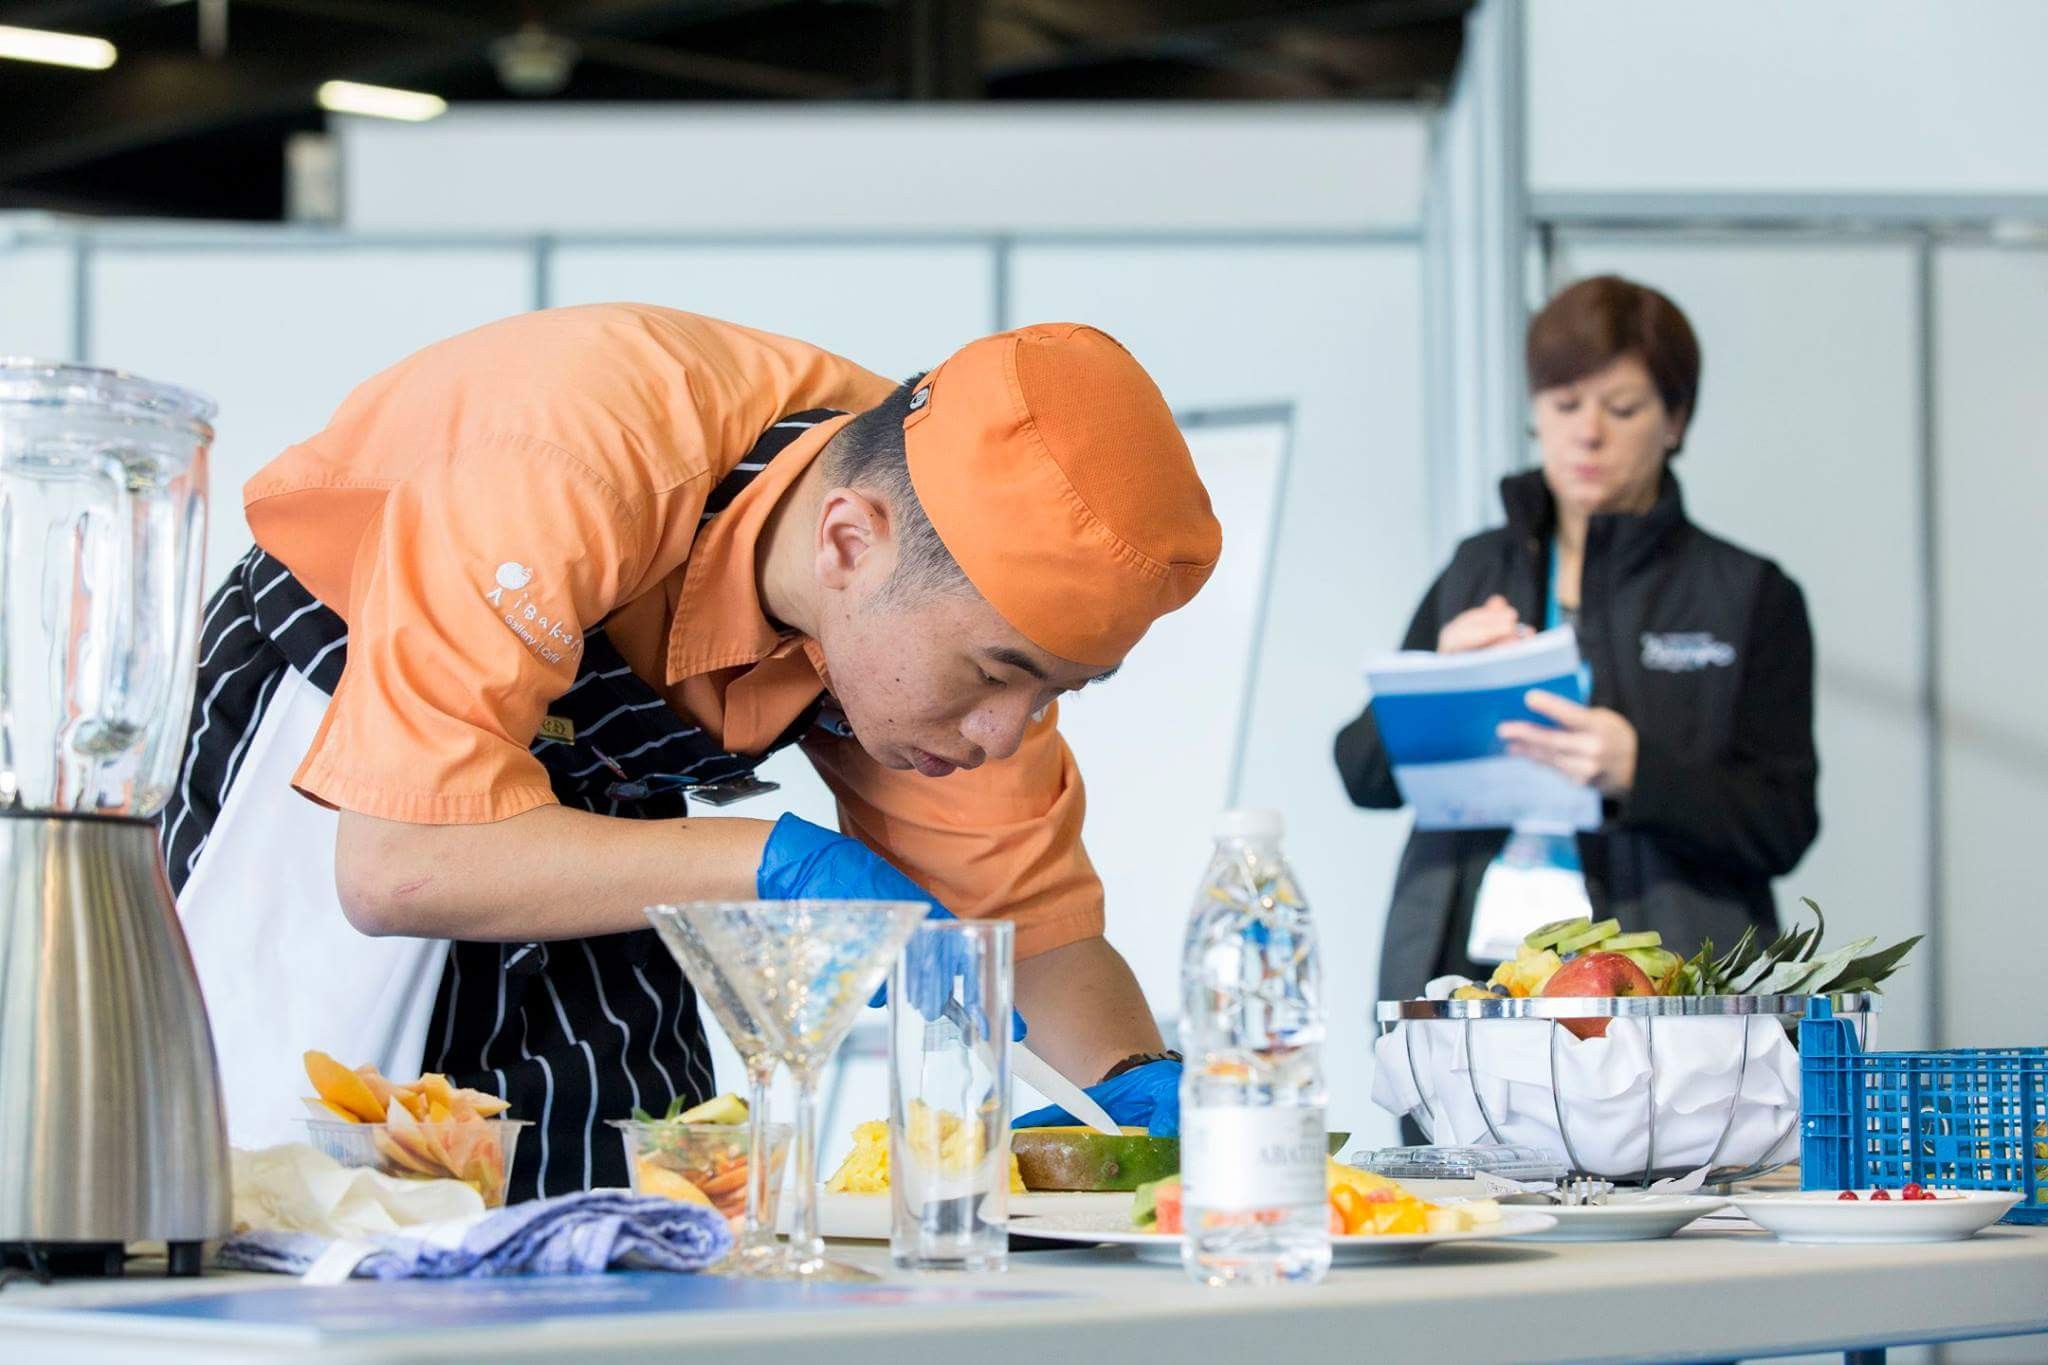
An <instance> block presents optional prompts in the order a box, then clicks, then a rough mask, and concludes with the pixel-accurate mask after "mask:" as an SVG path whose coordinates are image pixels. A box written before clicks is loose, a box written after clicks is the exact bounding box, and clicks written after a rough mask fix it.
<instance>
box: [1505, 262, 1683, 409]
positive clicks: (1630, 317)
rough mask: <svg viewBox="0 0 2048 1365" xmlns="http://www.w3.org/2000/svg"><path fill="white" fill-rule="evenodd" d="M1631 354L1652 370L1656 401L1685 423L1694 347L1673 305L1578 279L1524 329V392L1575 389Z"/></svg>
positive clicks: (1634, 288) (1643, 289)
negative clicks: (1564, 386)
mask: <svg viewBox="0 0 2048 1365" xmlns="http://www.w3.org/2000/svg"><path fill="white" fill-rule="evenodd" d="M1625 355H1633V356H1635V357H1636V358H1637V359H1639V360H1641V361H1642V362H1643V368H1644V369H1646V370H1648V371H1649V372H1650V380H1651V382H1652V383H1654V384H1655V385H1656V386H1657V396H1658V397H1659V398H1661V399H1663V400H1664V406H1665V408H1666V409H1668V410H1669V411H1670V412H1671V413H1672V415H1673V416H1676V417H1678V418H1679V419H1680V420H1682V421H1683V420H1689V419H1690V418H1691V417H1692V414H1693V411H1694V405H1695V404H1697V403H1698V401H1699V392H1700V343H1699V339H1698V338H1697V337H1695V336H1694V335H1693V331H1692V324H1691V323H1689V322H1687V321H1686V320H1685V314H1684V313H1682V312H1680V311H1679V308H1678V305H1677V304H1675V303H1673V302H1672V301H1671V300H1670V299H1668V298H1666V297H1664V295H1662V294H1660V293H1658V292H1657V291H1656V290H1654V289H1652V288H1650V287H1649V286H1648V285H1642V284H1637V283H1635V282H1634V281H1633V280H1625V279H1623V278H1621V276H1619V275H1595V276H1593V277H1592V278H1591V279H1585V280H1580V281H1579V282H1578V283H1577V284H1574V285H1572V286H1570V287H1569V288H1567V289H1565V290H1563V291H1562V292H1560V293H1559V294H1558V296H1557V297H1556V298H1554V299H1552V300H1551V301H1550V302H1549V303H1547V304H1545V305H1544V306H1543V311H1542V312H1540V313H1538V314H1537V315H1536V317H1535V318H1534V320H1532V321H1531V322H1530V323H1529V339H1528V349H1527V364H1528V372H1529V392H1530V393H1532V394H1533V393H1538V392H1541V391H1542V390H1544V389H1554V388H1556V387H1558V386H1559V385H1561V384H1576V383H1577V382H1578V381H1580V380H1581V379H1584V378H1585V377H1586V376H1587V375H1589V374H1594V373H1597V372H1598V371H1600V370H1604V369H1606V368H1607V367H1608V366H1609V365H1611V364H1613V363H1614V362H1615V361H1617V360H1619V359H1621V358H1622V357H1623V356H1625Z"/></svg>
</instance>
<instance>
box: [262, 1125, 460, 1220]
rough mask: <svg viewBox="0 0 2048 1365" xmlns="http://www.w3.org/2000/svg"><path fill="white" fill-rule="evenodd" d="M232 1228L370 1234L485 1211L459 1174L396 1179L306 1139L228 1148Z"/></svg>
mask: <svg viewBox="0 0 2048 1365" xmlns="http://www.w3.org/2000/svg"><path fill="white" fill-rule="evenodd" d="M232 1181H233V1188H234V1221H235V1231H236V1232H238V1233H241V1232H303V1233H311V1234H313V1235H315V1236H319V1237H331V1238H336V1239H339V1240H369V1239H374V1238H376V1237H380V1236H384V1235H387V1234H390V1233H393V1232H399V1231H403V1230H405V1229H407V1228H418V1227H421V1226H423V1225H426V1224H429V1223H446V1222H449V1221H451V1220H459V1221H460V1222H461V1223H462V1224H464V1225H467V1223H469V1222H471V1221H474V1220H475V1219H477V1218H480V1217H482V1216H483V1213H484V1201H483V1196H482V1195H480V1194H478V1193H477V1192H476V1191H475V1190H474V1189H471V1188H470V1187H469V1186H468V1185H465V1184H463V1183H462V1182H461V1181H459V1180H419V1179H409V1178H408V1179H400V1178H399V1177H397V1176H389V1175H385V1174H383V1173H382V1172H381V1171H372V1170H366V1169H360V1168H351V1167H347V1166H343V1165H342V1164H341V1163H340V1162H338V1161H336V1160H335V1159H334V1158H333V1157H331V1156H328V1155H326V1154H325V1153H324V1152H318V1151H315V1150H314V1149H313V1148H311V1147H308V1146H306V1145H305V1144H304V1143H287V1144H284V1145H282V1146H277V1147H264V1148H261V1149H258V1150H255V1151H248V1150H244V1149H242V1148H236V1149H235V1151H234V1154H233V1175H232Z"/></svg>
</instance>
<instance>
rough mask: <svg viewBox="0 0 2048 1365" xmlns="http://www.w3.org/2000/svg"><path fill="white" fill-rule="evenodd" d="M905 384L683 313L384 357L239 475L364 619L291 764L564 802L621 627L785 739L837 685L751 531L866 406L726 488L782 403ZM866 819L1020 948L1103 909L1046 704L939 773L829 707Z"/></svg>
mask: <svg viewBox="0 0 2048 1365" xmlns="http://www.w3.org/2000/svg"><path fill="white" fill-rule="evenodd" d="M892 388H893V385H892V384H891V383H890V381H888V380H886V379H883V378H881V377H880V376H878V375H875V374H873V373H871V372H869V371H867V370H865V369H862V368H861V367H860V366H858V365H855V364H853V363H852V362H851V361H848V360H845V359H842V358H841V357H839V356H835V355H833V354H831V353H829V352H827V351H823V350H820V349H819V348H817V347H815V346H810V345H807V344H805V343H803V342H799V341H793V340H791V339H789V338H786V337H779V336H774V335H771V334H769V333H765V332H758V331H754V330H752V329H750V328H745V327H739V326H735V325H733V324H730V323H724V322H717V321H714V320H712V319H709V318H704V317H699V316H696V315H693V314H689V313H683V312H677V311H675V310H672V309H666V308H654V307H648V306H643V305H637V304H600V305H594V306H590V307H582V308H561V309H551V310H548V311H544V312H538V313H529V314H525V315H522V316H519V317H515V318H510V319H507V320H505V321H502V322H497V323H493V324H490V325H489V326H485V327H481V328H478V329H477V330H475V331H472V332H468V333H464V334H463V335H460V336H457V337H453V338H450V339H449V340H446V341H442V342H439V343H436V344H435V345H432V346H429V347H427V348H426V349H425V350H422V351H420V352H418V353H416V354H414V355H412V356H410V357H408V358H407V359H405V360H402V361H400V362H399V363H398V364H397V365H395V366H393V367H391V368H390V369H388V370H386V371H384V372H383V373H382V374H379V375H377V376H375V377H374V378H372V379H370V380H369V381H367V382H366V383H364V384H363V385H361V386H360V387H359V388H357V389H356V390H355V391H354V392H353V393H351V394H350V395H349V396H348V398H347V399H346V400H344V401H343V403H342V405H341V407H340V409H339V410H338V411H336V413H335V414H334V417H333V419H332V420H331V421H330V422H329V424H328V425H327V427H326V429H325V430H323V431H321V432H320V433H319V434H318V435H316V436H314V437H312V438H311V439H309V440H307V441H305V442H302V443H300V444H298V445H295V446H292V447H291V448H290V449H288V450H286V451H285V452H284V453H283V454H282V455H280V456H279V457H278V458H277V459H276V460H274V461H272V462H271V463H270V464H269V465H267V466H265V467H264V468H263V469H262V470H261V471H260V472H259V473H258V474H257V475H256V476H255V477H254V478H253V479H251V480H250V481H249V483H248V484H247V486H246V487H245V489H244V502H245V505H246V507H247V511H248V518H249V525H250V528H251V530H252V531H253V532H254V533H255V538H256V541H257V543H258V544H259V545H261V546H262V547H263V548H264V550H265V551H267V552H268V553H269V554H271V555H272V556H274V557H275V558H277V559H278V560H279V561H280V562H282V563H283V564H285V565H286V566H287V567H288V568H290V569H291V570H292V572H293V573H294V574H295V575H296V576H297V577H298V579H299V580H300V581H301V582H302V583H304V584H305V586H306V587H307V589H308V590H310V591H311V592H312V593H313V594H314V595H315V596H316V597H318V598H319V599H320V600H321V601H322V602H323V603H325V604H326V605H327V606H329V607H331V608H332V609H333V610H335V611H336V612H337V613H339V614H340V615H341V616H342V617H343V619H344V620H345V621H346V622H347V623H348V627H349V643H348V665H347V667H346V669H345V670H344V671H343V673H342V676H341V681H340V684H339V685H338V686H337V688H336V689H335V693H334V696H333V698H332V700H331V702H330V703H329V705H328V708H327V712H326V716H325V719H324V720H323V722H322V724H321V727H320V730H319V732H318V734H317V735H316V737H315V738H314V741H313V745H312V748H311V749H310V751H309V752H308V753H307V754H306V757H305V760H304V762H303V763H302V764H301V765H300V768H299V770H298V772H297V774H296V777H295V785H296V786H297V787H298V789H299V790H300V791H301V792H303V793H304V794H305V795H307V796H309V797H311V798H313V799H314V800H316V801H320V802H323V803H325V804H328V805H332V806H336V807H340V808H342V809H345V810H352V811H357V812H360V813H362V814H366V815H373V816H379V817H383V818H386V819H392V820H405V821H412V822H417V823H426V824H464V823H481V822H486V821H493V820H502V819H506V818H509V817H511V816H514V815H518V814H520V813H522V812H524V811H528V810H532V809H534V808H536V807H538V806H542V805H549V804H553V803H554V801H555V797H554V794H553V792H552V791H551V790H550V788H549V785H548V779H547V775H546V773H545V771H544V770H543V769H542V767H541V764H540V763H539V761H538V760H537V759H535V758H534V757H533V756H532V754H531V753H530V752H529V746H530V745H531V743H532V742H533V739H534V737H535V735H536V734H537V733H538V731H539V729H540V725H541V721H542V719H543V717H544V716H545V715H546V712H547V707H548V703H549V702H550V701H551V700H553V699H554V698H555V697H558V696H560V695H561V694H562V693H563V692H564V691H565V690H567V688H568V686H569V685H570V683H571V682H572V681H573V680H574V678H575V675H576V665H577V660H578V658H579V656H580V654H581V648H582V634H583V632H584V631H585V630H586V629H589V628H591V627H594V626H596V625H597V624H599V623H603V625H604V628H605V632H606V634H607V635H608V636H609V638H610V639H611V640H612V642H613V643H614V644H615V645H616V646H617V647H618V649H619V652H620V654H621V655H622V656H623V657H624V659H625V660H626V662H627V664H628V665H629V666H630V667H631V668H632V669H633V671H634V673H635V674H637V675H638V676H639V677H640V678H641V679H642V680H643V681H645V682H646V683H648V684H649V685H650V686H651V687H653V688H654V689H655V690H656V691H657V692H658V693H659V694H660V695H661V696H662V697H663V698H664V699H665V700H666V701H667V702H668V704H669V705H670V706H671V707H673V708H674V709H675V710H676V711H677V712H678V713H679V714H681V715H682V716H683V717H684V718H685V719H687V720H689V721H690V722H691V723H693V724H696V725H701V726H703V727H704V728H705V729H706V730H707V732H709V733H710V734H712V735H714V736H718V737H719V739H720V742H721V743H722V744H723V745H724V747H726V748H727V749H729V750H732V751H734V752H738V753H761V752H763V751H764V750H765V749H766V748H767V747H768V745H769V744H770V743H771V742H773V740H774V739H775V738H776V737H777V736H778V735H780V734H781V733H782V732H783V731H784V730H785V729H786V728H787V727H788V726H789V724H790V723H791V722H792V721H794V720H795V719H796V718H797V717H798V716H800V715H801V714H802V713H803V711H804V709H805V708H806V707H808V706H809V705H810V704H811V702H812V701H813V700H814V699H816V697H817V696H818V694H819V693H820V691H822V690H823V689H824V688H825V687H826V685H827V684H828V682H829V679H828V678H827V677H826V675H825V669H824V659H823V655H822V653H821V651H820V650H819V649H818V647H817V645H816V643H815V642H814V641H810V640H807V639H804V638H801V637H799V636H796V635H794V634H788V633H779V632H778V630H777V628H776V626H775V625H774V624H773V623H771V622H770V621H769V620H768V618H767V616H766V614H765V612H764V611H763V609H762V605H761V601H760V597H759V593H758V589H757V584H756V580H755V548H756V544H757V542H758V540H759V537H760V534H761V531H762V529H763V528H764V527H765V525H766V524H767V521H768V517H769V514H770V513H771V512H772V511H773V510H774V508H775V506H776V504H777V502H778V500H779V499H780V498H781V497H782V495H783V494H784V493H786V492H787V491H788V489H789V487H790V486H791V485H792V484H793V483H794V482H795V481H796V480H797V479H798V478H799V477H800V476H801V474H802V473H803V471H804V470H805V469H806V468H807V467H808V466H809V465H810V463H811V462H812V461H813V460H815V459H816V458H817V456H818V454H819V452H820V451H821V450H822V449H823V448H824V446H825V444H826V443H827V441H828V440H829V439H830V438H831V436H832V435H833V434H834V433H835V432H837V431H838V430H839V429H840V428H841V427H843V426H844V425H845V421H846V420H847V419H838V420H834V421H832V422H828V423H825V424H822V425H820V426H818V427H814V428H812V429H811V430H809V431H807V432H805V433H804V434H803V435H802V436H801V437H799V438H798V439H797V440H796V441H795V442H793V443H792V444H791V445H790V446H788V447H787V448H785V449H784V450H783V451H782V453H781V454H780V455H778V456H777V457H776V458H775V459H774V460H773V461H772V462H771V463H770V464H769V466H768V468H767V469H766V470H764V471H763V472H762V473H761V474H760V475H759V476H758V477H757V478H756V479H755V480H754V481H753V482H752V483H751V484H749V485H748V486H747V488H746V489H745V491H743V492H742V493H741V494H740V495H739V497H738V498H736V499H735V500H734V501H733V503H732V504H731V505H730V506H729V507H728V508H727V509H726V510H725V511H724V512H723V513H721V514H720V515H718V516H717V517H715V518H712V519H710V520H708V521H705V520H704V507H705V500H706V498H707V497H708V495H709V494H710V492H711V490H712V489H713V488H714V487H716V486H717V484H718V483H719V481H720V480H721V479H723V478H724V477H725V476H726V475H727V474H729V473H730V472H732V470H733V469H734V467H735V466H736V465H737V464H738V463H739V462H740V461H741V460H743V459H744V458H745V457H746V455H747V452H748V451H750V450H751V449H752V448H753V446H754V444H755V443H756V442H757V441H758V440H759V439H760V438H761V436H762V435H763V434H764V433H765V432H766V431H767V430H768V429H769V428H770V427H771V426H772V425H773V424H774V423H775V422H777V421H778V420H780V419H782V418H783V417H785V416H788V415H789V414H792V413H797V412H803V411H806V410H809V409H816V408H837V409H841V410H844V411H847V412H850V413H851V412H860V411H863V410H865V409H867V408H870V407H873V406H874V405H875V404H876V403H877V402H879V401H881V399H882V398H884V397H885V396H886V395H887V394H888V393H889V392H890V391H891V389H892ZM803 747H804V751H805V753H806V754H807V755H808V756H809V758H810V759H811V762H812V764H813V765H814V766H815V767H816V768H817V770H818V772H819V774H820V775H821V776H822V777H823V778H824V780H825V782H826V783H827V784H828V785H829V786H830V787H831V789H832V791H833V793H834V795H835V796H836V797H837V799H838V803H839V810H840V822H841V827H842V828H843V829H844V830H845V831H846V832H847V833H849V834H852V835H854V836H855V837H857V838H859V839H860V840H862V841H863V842H864V843H866V844H868V845H869V846H870V847H872V848H874V849H875V850H876V851H877V852H879V853H881V854H883V855H884V856H886V857H887V858H888V859H889V860H890V861H891V862H893V863H895V864H896V865H897V866H898V867H900V868H901V869H902V870H903V871H904V872H905V873H906V874H907V875H909V876H910V877H911V878H912V879H913V880H915V881H916V882H917V883H918V884H919V885H921V886H923V887H925V888H926V889H927V890H929V891H931V892H932V894H933V895H935V896H937V897H938V898H939V900H940V901H941V902H943V903H944V904H945V905H946V906H947V907H948V908H949V909H951V910H953V911H954V912H955V913H956V914H959V915H962V916H964V917H978V916H989V915H1001V916H1003V917H1004V918H1007V919H1010V920H1012V921H1014V922H1015V923H1016V925H1017V951H1018V954H1019V955H1020V956H1028V955H1030V954H1033V953H1040V952H1044V951H1046V950H1047V949H1050V948H1055V947H1059V946H1061V945H1062V944H1066V943H1071V942H1074V941H1075V940H1078V939H1082V938H1087V937H1092V936H1094V935H1097V934H1099V933H1101V932H1102V922H1103V914H1102V884H1101V881H1100V879H1099V878H1098V877H1097V876H1096V874H1095V871H1094V868H1093V867H1092V865H1091V864H1090V863H1089V861H1088V856H1087V854H1086V852H1085V851H1084V850H1083V848H1082V846H1081V822H1082V813H1083V793H1082V786H1081V779H1080V774H1079V772H1078V771H1077V770H1076V768H1075V765H1074V759H1073V755H1072V753H1071V751H1070V750H1069V749H1068V748H1067V745H1066V742H1065V740H1063V739H1062V738H1061V737H1060V735H1059V733H1058V730H1057V728H1056V716H1055V715H1054V714H1048V715H1047V716H1046V717H1045V718H1044V719H1043V720H1041V721H1039V722H1038V723H1036V724H1034V725H1033V726H1032V727H1031V728H1030V729H1029V731H1027V733H1026V735H1025V738H1024V743H1023V746H1022V747H1021V748H1020V749H1019V750H1018V752H1017V753H1016V754H1014V755H1012V756H1011V757H1010V758H1008V759H1003V760H995V761H991V762H989V763H986V764H984V765H982V766H981V767H980V768H977V769H974V770H971V771H965V772H957V773H954V774H952V775H951V776H948V777H944V778H936V779H934V778H926V777H922V776H920V775H919V774H917V773H914V772H899V771H895V770H891V769H888V768H884V767H883V766H882V765H880V764H878V763H876V762H875V761H874V760H873V759H871V758H869V757H868V755H867V753H866V751H864V750H863V749H862V748H861V747H860V745H859V743H858V742H856V741H854V740H846V739H838V738H835V737H832V736H829V735H827V734H825V733H824V732H823V731H821V730H813V731H812V733H811V734H809V735H807V736H806V737H805V739H804V740H803Z"/></svg>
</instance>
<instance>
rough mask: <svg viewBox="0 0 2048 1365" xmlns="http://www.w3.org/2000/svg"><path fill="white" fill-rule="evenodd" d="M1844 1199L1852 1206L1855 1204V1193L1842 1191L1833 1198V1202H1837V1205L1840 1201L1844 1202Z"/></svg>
mask: <svg viewBox="0 0 2048 1365" xmlns="http://www.w3.org/2000/svg"><path fill="white" fill-rule="evenodd" d="M1844 1199H1846V1200H1848V1201H1849V1202H1850V1203H1852V1204H1853V1203H1855V1202H1856V1191H1854V1190H1843V1191H1842V1192H1841V1193H1840V1194H1838V1195H1836V1196H1835V1200H1836V1202H1837V1203H1839V1202H1841V1201H1842V1200H1844Z"/></svg>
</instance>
